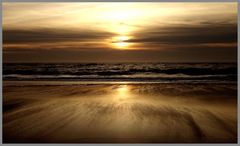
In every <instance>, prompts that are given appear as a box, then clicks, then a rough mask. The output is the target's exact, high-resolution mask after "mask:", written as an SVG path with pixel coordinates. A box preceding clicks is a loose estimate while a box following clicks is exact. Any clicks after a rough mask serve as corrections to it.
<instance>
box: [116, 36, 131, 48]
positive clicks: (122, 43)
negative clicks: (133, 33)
mask: <svg viewBox="0 0 240 146" xmlns="http://www.w3.org/2000/svg"><path fill="white" fill-rule="evenodd" d="M129 39H130V37H129V36H117V37H114V38H113V41H112V43H113V44H114V46H115V47H116V48H117V49H129V48H128V47H129V43H128V42H127V41H128V40H129Z"/></svg>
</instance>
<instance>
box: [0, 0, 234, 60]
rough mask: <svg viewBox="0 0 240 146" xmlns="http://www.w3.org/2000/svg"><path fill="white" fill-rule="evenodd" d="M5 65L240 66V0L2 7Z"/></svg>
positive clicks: (8, 4) (10, 4)
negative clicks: (239, 52) (239, 19)
mask: <svg viewBox="0 0 240 146" xmlns="http://www.w3.org/2000/svg"><path fill="white" fill-rule="evenodd" d="M2 7H3V18H2V19H3V62H19V63H21V62H236V61H237V3H236V2H230V3H227V2H215V3H210V2H202V3H195V2H189V3H183V2H175V3H174V2H171V3H170V2H169V3H166V2H159V3H157V2H155V3H134V2H132V3H130V2H127V3H116V2H112V3H111V2H100V3H93V2H91V3H87V2H85V3H84V2H78V3H66V2H65V3H60V2H58V3H56V2H47V3H36V2H34V3H33V2H32V3H17V2H11V3H3V6H2Z"/></svg>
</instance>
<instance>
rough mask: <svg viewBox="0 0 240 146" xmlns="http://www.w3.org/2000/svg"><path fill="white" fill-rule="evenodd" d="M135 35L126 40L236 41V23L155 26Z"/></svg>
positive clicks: (165, 41)
mask: <svg viewBox="0 0 240 146" xmlns="http://www.w3.org/2000/svg"><path fill="white" fill-rule="evenodd" d="M135 36H136V37H135V38H133V39H130V40H128V42H134V43H154V44H177V45H179V44H180V45H181V44H184V45H186V44H201V43H236V42H237V24H204V25H184V26H181V25H178V26H166V27H158V26H155V27H152V28H147V29H144V30H142V31H140V32H137V33H136V34H135Z"/></svg>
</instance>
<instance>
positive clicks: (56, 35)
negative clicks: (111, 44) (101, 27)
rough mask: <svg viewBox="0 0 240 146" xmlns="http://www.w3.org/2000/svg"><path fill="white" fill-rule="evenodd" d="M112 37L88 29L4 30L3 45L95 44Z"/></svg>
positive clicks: (105, 33) (109, 34)
mask: <svg viewBox="0 0 240 146" xmlns="http://www.w3.org/2000/svg"><path fill="white" fill-rule="evenodd" d="M112 36H114V34H113V33H110V32H105V31H98V30H87V29H86V30H71V29H32V30H24V29H22V30H19V29H6V30H5V29H4V30H3V43H5V44H7V43H9V44H13V43H53V42H65V41H77V42H86V41H90V42H94V41H99V40H100V41H101V40H102V39H106V38H109V37H112Z"/></svg>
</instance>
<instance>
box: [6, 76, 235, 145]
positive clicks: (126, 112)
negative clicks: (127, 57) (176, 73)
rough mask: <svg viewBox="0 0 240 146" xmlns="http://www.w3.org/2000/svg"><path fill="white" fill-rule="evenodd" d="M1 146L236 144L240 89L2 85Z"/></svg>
mask: <svg viewBox="0 0 240 146" xmlns="http://www.w3.org/2000/svg"><path fill="white" fill-rule="evenodd" d="M3 142H4V143H236V142H237V84H235V83H227V84H226V83H216V84H214V83H139V82H137V83H133V82H107V83H102V82H65V81H3Z"/></svg>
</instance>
